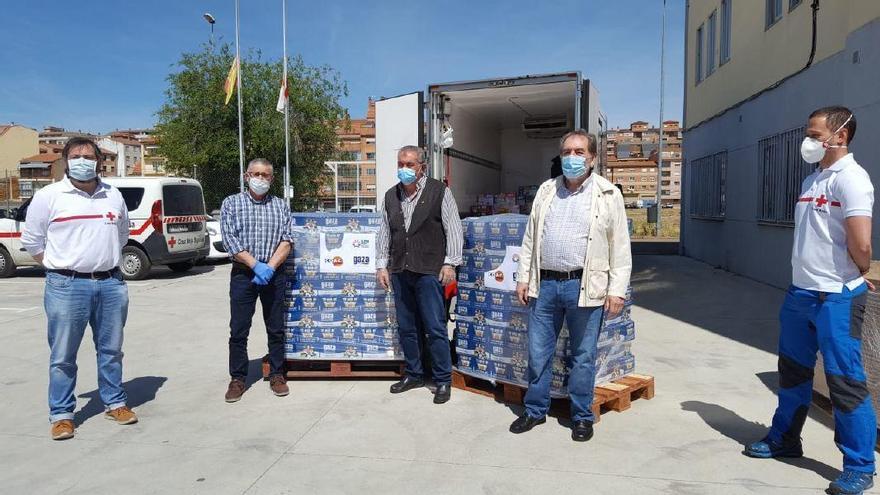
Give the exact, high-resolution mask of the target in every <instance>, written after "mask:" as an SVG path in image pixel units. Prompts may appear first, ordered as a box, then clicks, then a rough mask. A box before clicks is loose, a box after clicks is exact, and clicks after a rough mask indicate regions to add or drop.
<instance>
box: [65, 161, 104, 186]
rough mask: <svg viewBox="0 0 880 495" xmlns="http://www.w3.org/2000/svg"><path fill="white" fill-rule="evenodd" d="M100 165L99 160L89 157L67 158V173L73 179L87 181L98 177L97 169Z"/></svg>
mask: <svg viewBox="0 0 880 495" xmlns="http://www.w3.org/2000/svg"><path fill="white" fill-rule="evenodd" d="M97 167H98V162H97V161H96V160H89V159H88V158H82V157H80V158H73V159H70V160H67V175H68V176H70V178H71V179H75V180H78V181H87V180H92V179H94V178H95V177H97V175H98V174H97V173H96V172H95V169H96V168H97Z"/></svg>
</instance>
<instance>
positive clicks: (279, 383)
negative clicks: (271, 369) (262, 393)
mask: <svg viewBox="0 0 880 495" xmlns="http://www.w3.org/2000/svg"><path fill="white" fill-rule="evenodd" d="M286 382H287V378H284V376H283V375H273V376H270V377H269V388H271V389H272V393H273V394H275V395H277V396H278V397H284V396H285V395H287V394H289V393H290V388H289V387H288V386H287V383H286Z"/></svg>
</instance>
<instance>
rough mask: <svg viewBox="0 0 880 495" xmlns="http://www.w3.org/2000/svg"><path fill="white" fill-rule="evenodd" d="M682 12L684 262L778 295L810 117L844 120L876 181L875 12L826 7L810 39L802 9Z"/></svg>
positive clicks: (726, 2)
mask: <svg viewBox="0 0 880 495" xmlns="http://www.w3.org/2000/svg"><path fill="white" fill-rule="evenodd" d="M756 5H757V6H759V7H760V8H755V7H756ZM686 9H687V12H686V19H687V20H686V36H685V40H686V42H685V44H686V47H685V57H686V64H685V67H686V74H685V104H684V132H683V142H684V154H685V155H684V162H685V163H686V166H685V169H684V170H685V176H684V181H683V183H684V189H683V191H682V199H683V208H682V224H681V246H682V250H683V253H684V254H685V255H687V256H691V257H693V258H696V259H699V260H703V261H705V262H707V263H710V264H712V265H715V266H718V267H720V268H723V269H726V270H730V271H732V272H736V273H740V274H742V275H745V276H748V277H750V278H753V279H756V280H760V281H763V282H766V283H768V284H771V285H774V286H777V287H781V288H782V287H786V286H787V285H788V284H789V283H790V281H791V264H790V257H791V243H792V234H793V215H794V206H795V202H796V200H797V197H798V195H799V193H800V184H801V182H802V180H803V178H804V177H806V175H808V174H809V173H811V172H812V170H813V167H812V166H810V165H808V164H806V163H805V162H804V161H803V160H802V159H801V157H800V153H799V149H800V143H801V140H802V139H803V137H804V127H805V125H806V122H807V117H808V116H809V114H810V112H812V111H813V110H815V109H817V108H820V107H823V106H828V105H844V106H847V107H849V108H850V109H852V110H853V112H854V113H855V116H856V119H857V120H858V130H857V133H856V136H855V139H854V140H853V142H852V144H851V146H850V150H851V151H852V152H853V153H854V155H855V157H856V160H857V161H859V162H860V163H861V164H862V166H863V167H865V169H866V170H867V171H868V173H869V174H871V176H872V177H873V180H874V182H875V183H877V182H878V180H880V164H878V160H880V140H877V139H874V138H873V136H877V135H880V92H878V91H877V87H878V86H877V81H880V50H877V47H878V46H880V2H873V1H862V0H837V1H835V2H834V3H833V5H829V4H828V3H826V2H823V3H822V10H821V11H818V12H817V13H816V14H815V15H816V29H815V31H814V30H813V16H814V12H813V9H812V2H810V1H809V0H761V1H757V0H756V1H754V2H734V1H732V0H712V1H700V2H688V3H687V7H686ZM814 42H815V51H814V53H813V54H812V55H811V51H813V50H812V46H813V43H814ZM876 218H877V217H876V216H875V221H874V228H873V239H872V240H873V242H874V245H875V246H876V245H877V241H878V238H880V228H878V227H880V226H878V224H877V220H876Z"/></svg>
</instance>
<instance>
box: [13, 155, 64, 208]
mask: <svg viewBox="0 0 880 495" xmlns="http://www.w3.org/2000/svg"><path fill="white" fill-rule="evenodd" d="M64 169H65V166H64V160H63V159H62V158H61V153H39V154H37V155H33V156H29V157H26V158H23V159H22V160H21V161H20V162H19V164H18V176H19V177H18V187H19V197H20V198H21V199H22V200H25V199H28V198H32V197H33V196H34V193H36V192H37V191H39V190H40V189H42V188H44V187H46V186H48V185H49V184H51V183H53V182H55V181H57V180H61V179H62V178H63V177H64Z"/></svg>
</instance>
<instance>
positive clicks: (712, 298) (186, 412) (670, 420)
mask: <svg viewBox="0 0 880 495" xmlns="http://www.w3.org/2000/svg"><path fill="white" fill-rule="evenodd" d="M22 274H23V276H20V277H18V278H13V279H4V280H0V334H2V336H3V337H4V339H3V342H4V345H3V346H0V391H2V392H3V394H2V396H3V400H2V405H0V442H2V445H3V447H4V448H2V449H0V466H2V468H0V492H3V493H39V494H42V493H91V494H94V493H111V492H117V491H125V492H129V493H212V494H226V493H230V494H245V493H247V494H279V493H291V494H292V493H300V494H301V493H322V494H323V493H330V494H348V493H389V494H391V493H407V494H410V493H420V494H423V495H427V494H450V493H456V494H458V493H489V494H505V495H506V494H519V493H523V494H534V493H553V492H560V493H562V492H568V493H596V494H605V493H639V494H641V493H676V494H677V493H687V494H704V493H705V494H728V493H730V494H739V493H761V494H766V493H774V494H775V493H780V494H782V493H788V494H796V493H822V491H823V490H824V488H825V487H826V486H827V485H828V482H829V480H830V479H833V478H834V477H835V476H836V475H837V472H838V471H837V470H838V469H839V466H840V463H841V459H840V454H839V453H838V451H837V449H836V447H835V446H834V443H833V431H832V430H830V429H829V427H828V425H829V424H830V423H829V421H830V418H828V417H827V416H826V415H825V414H824V413H822V412H821V411H818V410H815V411H813V412H812V413H811V416H810V419H809V420H808V421H807V425H806V427H805V429H804V434H803V435H804V442H805V450H806V457H805V458H804V459H800V460H794V461H792V460H789V461H785V462H780V461H773V460H770V461H759V460H753V459H748V458H746V457H743V456H742V455H741V454H740V451H741V450H742V445H741V444H742V443H745V442H748V441H752V440H755V439H759V438H760V437H761V436H762V435H763V434H764V432H765V425H766V424H767V423H768V422H769V420H770V416H771V414H772V411H773V408H774V406H775V395H774V393H773V390H774V389H775V381H776V372H775V370H776V358H775V356H774V355H773V351H774V349H775V340H776V335H777V324H776V312H777V311H778V307H779V304H780V302H781V300H782V293H781V292H780V291H778V290H776V289H773V288H771V287H768V286H765V285H761V284H757V283H755V282H751V281H749V280H746V279H743V278H741V277H737V276H734V275H730V274H728V273H725V272H721V271H717V270H713V269H712V268H710V267H708V266H706V265H704V264H701V263H697V262H694V261H691V260H688V259H685V258H679V257H664V256H639V257H636V270H635V272H634V276H633V284H634V288H635V301H636V307H635V308H634V310H633V318H634V320H635V321H636V330H637V337H636V343H635V345H634V353H635V355H636V368H637V372H639V373H644V374H652V375H654V376H655V377H656V381H657V396H656V397H655V398H654V399H653V400H650V401H644V400H639V401H635V402H633V407H632V409H630V410H629V411H626V412H624V413H614V412H610V413H606V414H605V415H603V417H602V422H601V423H599V424H598V425H597V427H596V436H595V437H594V439H593V440H591V441H590V442H589V443H587V444H575V443H574V442H572V441H571V440H570V438H569V434H570V433H569V430H568V429H567V428H566V427H564V426H563V425H562V424H560V423H565V421H564V420H557V419H555V418H554V419H551V420H550V421H548V422H547V423H546V424H545V425H542V426H539V427H537V428H535V430H533V431H531V432H529V433H526V434H523V435H519V436H514V435H512V434H510V433H508V431H507V427H508V425H509V423H510V422H511V421H513V419H515V417H516V413H518V412H519V411H518V410H515V409H510V408H508V407H506V406H504V405H501V404H498V403H496V402H494V401H492V400H490V399H486V398H485V397H481V396H477V395H472V394H468V393H465V392H461V391H458V390H453V396H452V400H451V401H450V402H449V403H448V404H445V405H442V406H437V405H434V404H433V403H432V402H431V396H430V393H429V392H428V391H427V390H416V391H413V392H409V393H406V394H402V395H400V396H392V395H391V394H389V393H388V392H387V389H388V385H389V382H387V381H306V382H291V383H290V385H291V395H290V396H289V397H286V398H277V397H274V396H272V395H271V393H270V392H269V389H268V385H267V384H266V383H264V382H262V381H258V373H259V358H260V356H262V354H263V353H264V351H265V345H266V337H265V333H264V332H263V330H262V325H261V324H258V325H256V329H255V331H253V332H252V336H251V344H250V350H251V351H250V354H251V357H252V366H251V369H252V377H251V380H250V381H251V382H252V386H251V388H250V389H249V390H248V392H247V393H246V394H245V396H244V398H243V399H242V400H241V402H239V403H236V404H226V403H224V402H223V393H224V392H225V389H226V384H227V372H226V360H227V353H226V339H227V338H228V327H227V324H228V321H227V320H228V315H229V309H228V286H227V281H228V276H229V265H217V266H209V267H197V268H196V269H195V270H194V271H193V272H192V273H190V274H187V275H185V276H179V275H178V274H174V273H172V272H170V271H167V270H164V269H157V270H156V271H155V274H156V277H155V278H154V279H152V280H149V281H143V282H134V283H131V284H130V288H129V290H130V298H131V306H130V313H129V322H128V326H127V328H126V336H125V339H126V340H125V353H126V356H125V380H126V386H127V390H128V392H129V396H130V405H132V406H133V408H134V409H135V411H136V412H137V413H138V415H139V416H140V418H141V422H140V423H138V424H137V425H132V426H118V425H116V424H114V423H112V422H110V421H106V420H104V419H103V417H102V405H101V403H100V399H99V398H98V396H97V391H96V378H95V373H96V372H95V362H94V347H93V344H92V342H91V341H90V340H89V339H86V340H85V341H84V342H83V345H82V347H81V349H80V357H79V365H80V367H79V378H80V379H79V384H78V386H77V394H78V397H79V399H78V404H77V408H78V412H77V418H76V421H77V424H78V429H77V435H76V438H74V439H73V440H69V441H65V442H53V441H52V440H50V439H49V436H48V430H49V425H48V423H47V419H46V418H47V410H46V383H47V359H48V349H47V344H46V330H45V317H44V315H43V313H42V308H41V306H42V278H41V277H40V276H39V273H37V272H34V271H32V272H28V273H25V272H22Z"/></svg>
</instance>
